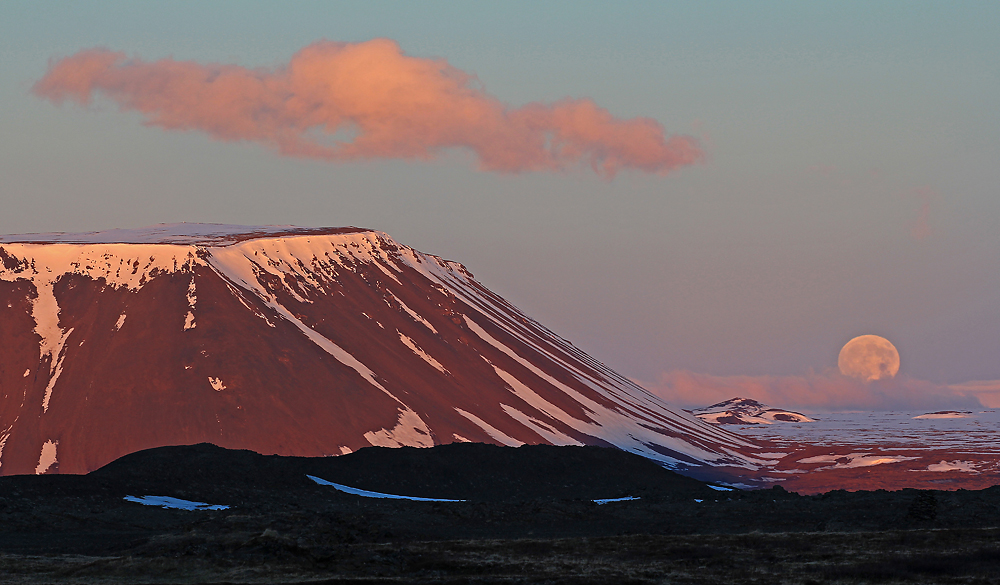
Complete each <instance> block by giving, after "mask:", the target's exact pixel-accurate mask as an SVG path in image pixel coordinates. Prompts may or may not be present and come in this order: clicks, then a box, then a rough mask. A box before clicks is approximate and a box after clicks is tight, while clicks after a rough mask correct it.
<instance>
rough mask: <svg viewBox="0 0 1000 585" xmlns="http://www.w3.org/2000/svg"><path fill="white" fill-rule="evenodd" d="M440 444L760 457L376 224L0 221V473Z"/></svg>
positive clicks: (716, 462) (674, 462) (457, 267)
mask: <svg viewBox="0 0 1000 585" xmlns="http://www.w3.org/2000/svg"><path fill="white" fill-rule="evenodd" d="M455 441H476V442H487V443H496V444H503V445H520V444H522V443H549V444H554V445H580V444H587V445H613V446H616V447H619V448H621V449H624V450H627V451H631V452H634V453H638V454H641V455H644V456H646V457H648V458H650V459H653V460H655V461H658V462H660V463H661V464H663V465H665V466H667V467H671V468H675V469H686V470H691V471H697V470H698V469H714V468H720V467H735V468H741V469H744V470H750V469H755V468H759V467H760V466H762V465H766V464H767V463H768V462H766V461H765V460H763V459H761V458H759V457H757V456H755V455H754V453H755V452H756V451H757V450H758V447H757V445H756V444H755V443H753V442H752V441H750V440H748V439H744V438H742V437H739V436H738V435H735V434H733V433H730V432H728V431H726V430H724V429H721V428H718V427H716V426H714V425H710V424H707V423H705V422H703V421H701V420H699V419H697V418H695V417H694V416H692V415H690V414H689V413H687V412H685V411H683V410H680V409H674V408H671V407H670V406H668V405H666V404H664V403H663V402H662V401H661V400H659V399H658V398H656V397H655V396H653V395H651V394H649V393H648V392H646V391H645V390H644V389H642V388H641V387H639V386H637V385H636V384H634V383H632V382H631V381H629V380H628V379H626V378H624V377H623V376H621V375H619V374H617V373H615V372H614V371H612V370H610V369H609V368H607V367H605V366H604V365H602V364H601V363H600V362H598V361H597V360H595V359H593V358H592V357H590V356H588V355H586V354H585V353H583V352H582V351H580V350H579V349H577V348H575V347H573V345H572V344H570V343H569V342H567V341H565V340H563V339H562V338H560V337H558V336H556V335H555V334H553V333H552V332H551V331H549V330H548V329H546V328H545V327H543V326H542V325H540V324H539V323H537V322H536V321H534V320H532V319H530V318H529V317H527V316H525V315H524V314H522V313H521V312H520V311H519V310H517V309H516V308H515V307H513V306H511V305H510V304H509V303H507V302H506V301H504V300H503V299H502V298H500V297H498V296H497V295H496V294H494V293H492V292H490V291H489V290H487V289H486V288H484V287H483V286H482V285H481V284H479V283H478V282H477V281H476V280H475V278H474V277H473V275H472V274H470V273H469V271H468V270H466V269H465V267H463V266H462V265H461V264H458V263H455V262H450V261H446V260H443V259H441V258H438V257H436V256H431V255H428V254H423V253H420V252H418V251H416V250H414V249H412V248H409V247H407V246H404V245H401V244H398V243H396V242H395V241H393V240H392V238H390V237H389V236H388V235H386V234H384V233H381V232H376V231H370V230H365V229H358V228H336V229H301V228H291V227H244V226H221V225H201V224H177V225H161V226H156V227H153V228H146V229H142V230H113V231H109V232H98V233H91V234H43V235H28V236H5V237H0V474H4V475H10V474H31V473H45V472H48V473H54V472H58V473H84V472H88V471H90V470H93V469H96V468H98V467H100V466H102V465H104V464H106V463H108V462H110V461H112V460H114V459H116V458H118V457H120V456H122V455H125V454H127V453H130V452H134V451H137V450H140V449H145V448H149V447H156V446H163V445H177V444H193V443H199V442H211V443H215V444H217V445H220V446H224V447H229V448H244V449H251V450H253V451H257V452H260V453H265V454H283V455H302V456H320V455H337V454H342V453H348V452H351V451H353V450H356V449H359V448H362V447H366V446H370V445H379V446H404V445H408V446H418V447H421V446H431V445H435V444H441V443H451V442H455Z"/></svg>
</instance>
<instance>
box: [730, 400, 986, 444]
mask: <svg viewBox="0 0 1000 585" xmlns="http://www.w3.org/2000/svg"><path fill="white" fill-rule="evenodd" d="M924 414H927V413H924V412H833V413H818V414H813V415H811V416H812V417H813V418H814V419H815V421H814V422H811V423H803V424H795V423H790V424H781V425H745V426H734V427H732V428H733V430H735V431H736V432H738V433H740V434H742V435H746V436H750V437H754V438H759V439H767V440H772V441H777V442H779V443H784V442H787V443H810V444H813V445H827V446H836V447H860V449H858V450H864V448H865V447H869V446H878V447H880V448H883V449H886V448H888V449H892V448H900V449H927V450H955V451H962V452H969V453H982V454H991V455H992V454H1000V410H992V409H991V410H985V409H984V410H981V411H978V412H971V413H968V414H967V415H966V416H962V417H947V418H937V417H934V418H927V417H923V416H922V415H924Z"/></svg>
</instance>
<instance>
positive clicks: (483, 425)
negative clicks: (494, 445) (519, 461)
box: [455, 408, 524, 447]
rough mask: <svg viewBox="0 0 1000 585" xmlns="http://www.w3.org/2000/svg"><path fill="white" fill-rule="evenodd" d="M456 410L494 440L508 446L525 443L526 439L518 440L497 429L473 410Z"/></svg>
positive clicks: (518, 445)
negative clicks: (472, 411)
mask: <svg viewBox="0 0 1000 585" xmlns="http://www.w3.org/2000/svg"><path fill="white" fill-rule="evenodd" d="M455 412H457V413H458V414H460V415H462V416H464V417H465V418H467V419H469V420H470V421H472V423H473V424H475V425H476V426H477V427H479V428H480V429H482V430H483V432H485V433H486V434H487V435H489V436H490V437H492V438H493V440H494V441H496V442H498V443H500V444H501V445H505V446H507V447H520V446H521V445H523V444H524V441H518V440H517V439H515V438H514V437H511V436H510V435H508V434H506V433H504V432H503V431H501V430H499V429H497V428H496V427H494V426H493V425H491V424H490V423H488V422H486V421H484V420H483V419H481V418H479V417H478V416H476V415H474V414H472V413H471V412H466V411H464V410H462V409H461V408H455Z"/></svg>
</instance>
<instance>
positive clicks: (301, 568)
mask: <svg viewBox="0 0 1000 585" xmlns="http://www.w3.org/2000/svg"><path fill="white" fill-rule="evenodd" d="M189 538H190V539H191V542H189V543H187V544H188V546H187V548H185V547H183V546H179V545H182V544H183V543H180V542H172V543H170V545H169V546H166V547H165V548H164V549H163V554H162V555H159V556H158V555H156V554H151V553H153V552H154V551H152V550H147V552H146V553H145V556H129V557H85V556H68V555H64V556H17V555H3V556H0V576H2V577H0V581H2V582H3V583H17V584H25V585H29V584H30V585H35V584H39V583H54V582H57V583H79V584H105V583H107V584H111V583H114V584H140V583H301V582H318V583H455V584H457V583H469V584H487V583H498V584H499V583H552V584H566V585H569V584H577V583H615V584H616V585H626V584H631V583H636V584H638V583H689V584H702V583H705V584H708V583H733V584H744V583H747V584H749V583H755V584H757V583H768V584H772V583H774V584H777V583H787V584H818V583H838V584H839V583H844V584H847V583H850V584H860V583H947V584H952V583H956V584H957V583H963V584H966V583H968V584H972V583H996V582H998V581H1000V530H998V529H974V530H914V531H889V532H872V533H795V534H791V533H782V534H763V533H749V534H740V535H700V536H644V535H632V536H622V537H602V538H568V539H538V540H528V539H521V540H462V541H444V542H442V541H437V542H410V543H384V544H356V545H342V546H338V547H336V548H334V549H329V548H318V549H317V548H315V547H314V548H310V546H309V545H308V544H302V543H296V542H292V541H290V540H282V536H281V535H278V534H271V535H268V536H264V535H247V534H244V535H237V534H231V535H228V536H226V537H225V538H226V539H227V542H226V543H222V542H213V541H212V539H211V538H208V539H206V537H205V536H204V535H192V536H190V537H189ZM242 539H245V540H242ZM262 539H263V540H264V541H267V542H268V543H269V546H270V548H267V549H266V550H265V549H261V552H260V553H259V554H255V555H250V556H248V555H245V554H243V555H239V554H234V553H232V552H231V551H232V545H233V543H234V542H240V541H241V540H242V542H243V544H246V545H247V546H251V545H250V544H247V543H255V544H253V546H258V547H259V545H260V543H261V540H262ZM227 551H228V552H227Z"/></svg>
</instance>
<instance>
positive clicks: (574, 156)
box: [33, 39, 704, 178]
mask: <svg viewBox="0 0 1000 585" xmlns="http://www.w3.org/2000/svg"><path fill="white" fill-rule="evenodd" d="M33 91H34V92H35V94H36V95H38V96H40V97H42V98H45V99H49V100H51V101H53V102H55V103H62V102H64V101H67V100H69V101H73V102H78V103H80V104H88V103H90V102H91V100H92V99H93V98H94V96H95V95H97V94H101V95H103V96H105V97H107V98H109V99H111V100H112V101H114V102H116V103H117V104H118V106H119V107H120V108H121V109H122V110H125V111H135V112H139V113H141V114H142V115H143V117H144V123H145V124H147V125H149V126H155V127H159V128H163V129H166V130H198V131H201V132H205V133H207V134H208V135H209V136H211V137H212V138H214V139H216V140H224V141H253V142H258V143H262V144H265V145H267V146H270V147H272V148H274V149H276V150H277V151H278V152H279V153H281V154H283V155H287V156H298V157H308V158H316V159H322V160H329V161H349V160H358V159H378V158H400V159H431V158H434V157H435V156H437V155H438V154H440V153H441V152H442V151H444V150H446V149H451V148H462V149H468V150H470V151H472V152H473V153H474V154H475V155H476V156H477V158H478V160H479V166H480V168H481V169H483V170H489V171H499V172H521V171H558V170H563V169H567V168H570V167H573V166H577V165H580V164H584V165H588V166H590V167H591V168H592V169H593V170H594V171H595V172H596V173H598V174H600V175H602V176H605V177H608V178H611V177H614V175H615V174H616V173H617V172H619V171H620V170H623V169H633V170H638V171H643V172H649V173H658V174H666V173H668V172H670V171H673V170H675V169H677V168H679V167H682V166H685V165H690V164H694V163H696V162H699V161H701V160H703V158H704V154H703V152H702V150H701V148H700V147H699V145H698V143H697V141H696V140H695V139H694V138H692V137H689V136H679V135H673V136H668V135H666V133H665V131H664V129H663V126H662V125H660V124H659V123H658V122H657V121H655V120H653V119H651V118H629V119H621V118H616V117H614V116H612V115H611V114H610V113H609V112H608V111H607V110H606V109H604V108H601V107H599V106H598V105H597V104H595V103H594V102H593V101H591V100H589V99H564V100H561V101H557V102H555V103H548V104H545V103H530V104H527V105H525V106H523V107H519V108H512V107H511V106H509V105H507V104H504V103H503V102H501V101H500V100H498V99H497V98H495V97H493V96H491V95H489V94H488V93H486V92H485V91H484V90H483V89H482V87H481V86H480V85H479V84H478V83H477V81H476V78H475V77H474V76H473V75H471V74H469V73H466V72H464V71H462V70H460V69H457V68H455V67H452V66H451V65H449V64H448V62H447V61H444V60H442V59H425V58H419V57H411V56H409V55H406V54H405V53H403V52H402V50H401V49H400V47H399V45H397V44H396V43H395V42H394V41H392V40H388V39H373V40H370V41H366V42H361V43H339V42H331V41H320V42H317V43H313V44H311V45H309V46H307V47H305V48H303V49H302V50H300V51H299V52H298V53H296V54H295V55H294V56H293V57H292V59H291V61H290V62H289V63H288V64H287V65H285V66H282V67H278V68H274V69H249V68H245V67H241V66H237V65H225V64H201V63H196V62H193V61H175V60H173V59H162V60H159V61H153V62H145V61H142V60H140V59H130V58H127V57H126V56H125V54H124V53H119V52H112V51H109V50H106V49H100V48H95V49H88V50H84V51H80V52H79V53H76V54H75V55H72V56H70V57H66V58H64V59H60V60H58V61H55V62H54V63H52V64H51V65H50V67H49V70H48V72H47V73H46V74H45V76H44V77H43V78H42V79H41V80H39V81H38V83H36V84H35V86H34V88H33ZM345 135H350V138H344V137H345ZM342 138H343V139H342Z"/></svg>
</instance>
